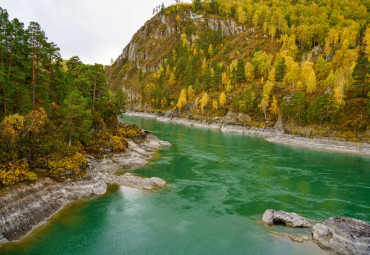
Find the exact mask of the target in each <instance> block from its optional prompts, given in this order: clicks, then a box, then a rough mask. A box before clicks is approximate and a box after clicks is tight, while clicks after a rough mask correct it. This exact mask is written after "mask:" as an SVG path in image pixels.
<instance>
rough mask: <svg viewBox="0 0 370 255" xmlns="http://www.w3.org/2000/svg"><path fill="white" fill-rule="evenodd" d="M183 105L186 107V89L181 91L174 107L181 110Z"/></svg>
mask: <svg viewBox="0 0 370 255" xmlns="http://www.w3.org/2000/svg"><path fill="white" fill-rule="evenodd" d="M184 105H186V89H182V90H181V92H180V96H179V100H178V101H177V105H176V107H177V108H178V109H179V110H181V109H182V107H184Z"/></svg>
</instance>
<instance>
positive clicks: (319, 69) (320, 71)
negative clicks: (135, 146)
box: [315, 56, 329, 81]
mask: <svg viewBox="0 0 370 255" xmlns="http://www.w3.org/2000/svg"><path fill="white" fill-rule="evenodd" d="M315 72H316V76H317V80H319V81H321V80H324V79H325V78H326V76H327V75H328V72H329V70H328V65H327V63H326V61H325V59H324V58H323V57H322V56H320V57H319V59H318V60H317V61H316V64H315Z"/></svg>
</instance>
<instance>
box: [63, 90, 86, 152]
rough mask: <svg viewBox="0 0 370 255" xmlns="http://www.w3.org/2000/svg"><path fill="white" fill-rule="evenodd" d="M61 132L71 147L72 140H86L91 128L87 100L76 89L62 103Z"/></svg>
mask: <svg viewBox="0 0 370 255" xmlns="http://www.w3.org/2000/svg"><path fill="white" fill-rule="evenodd" d="M62 107H63V116H64V120H63V130H64V131H65V133H66V135H67V137H68V144H69V146H71V144H72V139H86V138H87V137H88V136H89V131H90V128H91V123H92V122H91V117H92V115H91V111H90V110H89V109H88V105H87V100H86V99H85V98H84V97H83V96H82V95H81V93H80V92H78V91H77V90H76V89H75V90H73V91H71V92H70V94H69V95H68V96H67V98H66V99H65V100H64V102H63V105H62Z"/></svg>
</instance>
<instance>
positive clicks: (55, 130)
mask: <svg viewBox="0 0 370 255" xmlns="http://www.w3.org/2000/svg"><path fill="white" fill-rule="evenodd" d="M0 36H1V37H0V61H1V69H0V105H1V107H0V132H1V133H0V190H1V188H4V187H7V186H11V185H15V184H17V183H20V182H32V181H36V180H37V179H38V178H42V177H50V178H53V179H55V180H63V179H65V178H70V177H74V176H80V175H82V174H84V171H85V169H86V167H87V161H86V158H85V154H86V153H90V154H93V155H97V156H99V155H101V154H103V153H107V152H114V151H124V150H125V149H126V147H127V140H126V138H125V137H127V132H128V131H130V132H132V130H131V129H128V128H127V127H126V126H124V125H123V124H120V123H119V122H118V120H117V116H118V115H119V114H121V113H122V112H123V111H124V109H125V100H124V98H125V97H124V94H123V92H122V90H121V89H119V88H113V87H111V86H109V84H108V82H107V79H106V76H105V67H104V66H103V65H100V64H95V65H86V64H83V63H82V62H81V61H80V59H79V58H78V57H77V56H74V57H72V58H71V59H69V60H63V59H62V58H61V55H60V53H59V48H58V47H57V45H56V44H54V43H53V42H49V41H48V38H47V37H46V35H45V33H44V31H43V30H42V29H41V27H40V25H39V24H38V23H36V22H30V24H29V26H28V27H25V26H24V24H23V23H22V22H21V21H19V20H18V19H16V18H15V19H13V20H9V15H8V13H7V10H5V9H2V8H0Z"/></svg>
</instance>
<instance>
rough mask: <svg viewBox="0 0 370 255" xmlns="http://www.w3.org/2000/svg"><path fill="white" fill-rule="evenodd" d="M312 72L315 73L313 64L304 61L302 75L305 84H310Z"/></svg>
mask: <svg viewBox="0 0 370 255" xmlns="http://www.w3.org/2000/svg"><path fill="white" fill-rule="evenodd" d="M312 72H313V63H312V62H308V61H304V62H303V63H302V74H301V79H302V82H303V83H307V82H308V77H309V76H310V75H311V73H312Z"/></svg>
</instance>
